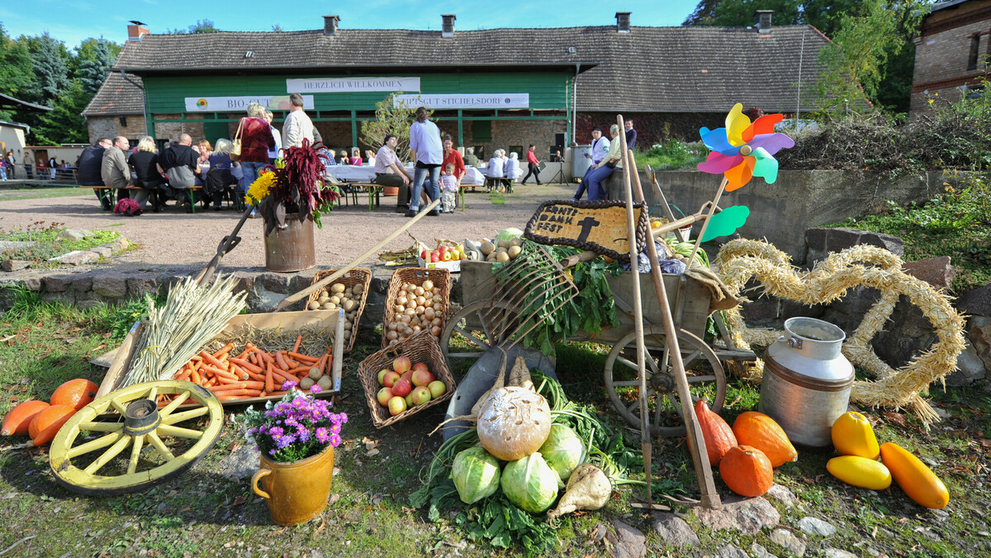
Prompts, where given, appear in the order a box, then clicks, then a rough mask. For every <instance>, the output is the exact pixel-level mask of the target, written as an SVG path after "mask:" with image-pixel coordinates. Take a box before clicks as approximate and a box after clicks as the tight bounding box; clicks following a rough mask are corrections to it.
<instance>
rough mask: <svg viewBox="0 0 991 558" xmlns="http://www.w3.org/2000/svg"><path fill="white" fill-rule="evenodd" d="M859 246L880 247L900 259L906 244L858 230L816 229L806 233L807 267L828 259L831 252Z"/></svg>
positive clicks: (890, 237) (887, 236)
mask: <svg viewBox="0 0 991 558" xmlns="http://www.w3.org/2000/svg"><path fill="white" fill-rule="evenodd" d="M859 244H868V245H870V246H878V247H880V248H884V249H885V250H888V251H889V252H891V253H893V254H895V255H896V256H898V257H902V256H903V255H904V254H905V246H904V243H903V242H902V239H900V238H898V237H896V236H891V235H887V234H881V233H872V232H867V231H860V230H857V229H843V228H840V229H825V228H816V229H809V230H807V231H805V245H806V247H807V248H808V252H807V254H806V257H805V265H806V266H809V267H811V266H812V264H814V263H816V262H818V261H821V260H824V259H826V257H827V256H828V255H829V253H830V252H840V251H843V250H845V249H847V248H851V247H853V246H857V245H859Z"/></svg>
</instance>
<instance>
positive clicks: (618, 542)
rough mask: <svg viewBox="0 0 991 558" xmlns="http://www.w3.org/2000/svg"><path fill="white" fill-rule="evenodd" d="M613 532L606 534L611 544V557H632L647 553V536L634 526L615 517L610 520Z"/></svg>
mask: <svg viewBox="0 0 991 558" xmlns="http://www.w3.org/2000/svg"><path fill="white" fill-rule="evenodd" d="M612 526H613V529H615V530H616V531H615V533H609V534H608V535H606V540H607V541H609V543H610V544H611V545H612V547H611V548H610V549H609V555H610V556H613V558H633V557H636V556H645V555H646V554H647V537H645V536H644V534H643V533H641V532H640V531H638V530H637V529H636V528H634V527H631V526H629V525H627V524H626V523H623V522H622V521H620V520H618V519H615V520H613V522H612Z"/></svg>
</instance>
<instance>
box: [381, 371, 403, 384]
mask: <svg viewBox="0 0 991 558" xmlns="http://www.w3.org/2000/svg"><path fill="white" fill-rule="evenodd" d="M399 377H400V376H399V372H396V371H395V370H389V371H388V372H386V373H385V376H383V377H382V385H383V386H385V387H387V388H391V387H393V386H395V385H396V382H398V381H399Z"/></svg>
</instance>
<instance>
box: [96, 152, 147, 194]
mask: <svg viewBox="0 0 991 558" xmlns="http://www.w3.org/2000/svg"><path fill="white" fill-rule="evenodd" d="M130 147H131V142H129V141H127V138H125V137H124V136H117V137H116V138H114V143H113V145H112V146H110V149H107V150H106V151H104V152H103V164H102V165H101V166H100V176H101V177H102V178H103V185H104V186H106V187H107V188H116V189H117V200H118V201H120V200H122V199H124V198H126V197H128V195H127V191H126V190H124V188H127V184H128V183H129V182H130V181H131V169H130V167H128V166H127V155H124V152H125V151H127V150H128V149H130ZM146 199H147V198H146Z"/></svg>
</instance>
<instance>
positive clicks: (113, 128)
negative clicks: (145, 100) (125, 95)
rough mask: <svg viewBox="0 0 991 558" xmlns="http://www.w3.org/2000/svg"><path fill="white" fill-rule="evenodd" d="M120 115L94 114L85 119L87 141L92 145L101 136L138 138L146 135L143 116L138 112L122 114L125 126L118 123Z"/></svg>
mask: <svg viewBox="0 0 991 558" xmlns="http://www.w3.org/2000/svg"><path fill="white" fill-rule="evenodd" d="M120 118H121V117H120V116H94V117H90V118H87V119H86V125H87V128H88V129H89V143H90V145H93V144H94V143H96V140H98V139H100V138H102V137H108V138H112V137H114V136H124V137H126V138H127V139H129V140H139V139H141V138H143V137H145V136H146V135H148V130H147V129H146V128H145V117H144V116H142V115H140V114H128V115H124V118H125V119H126V121H127V126H122V125H121V124H120Z"/></svg>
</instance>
